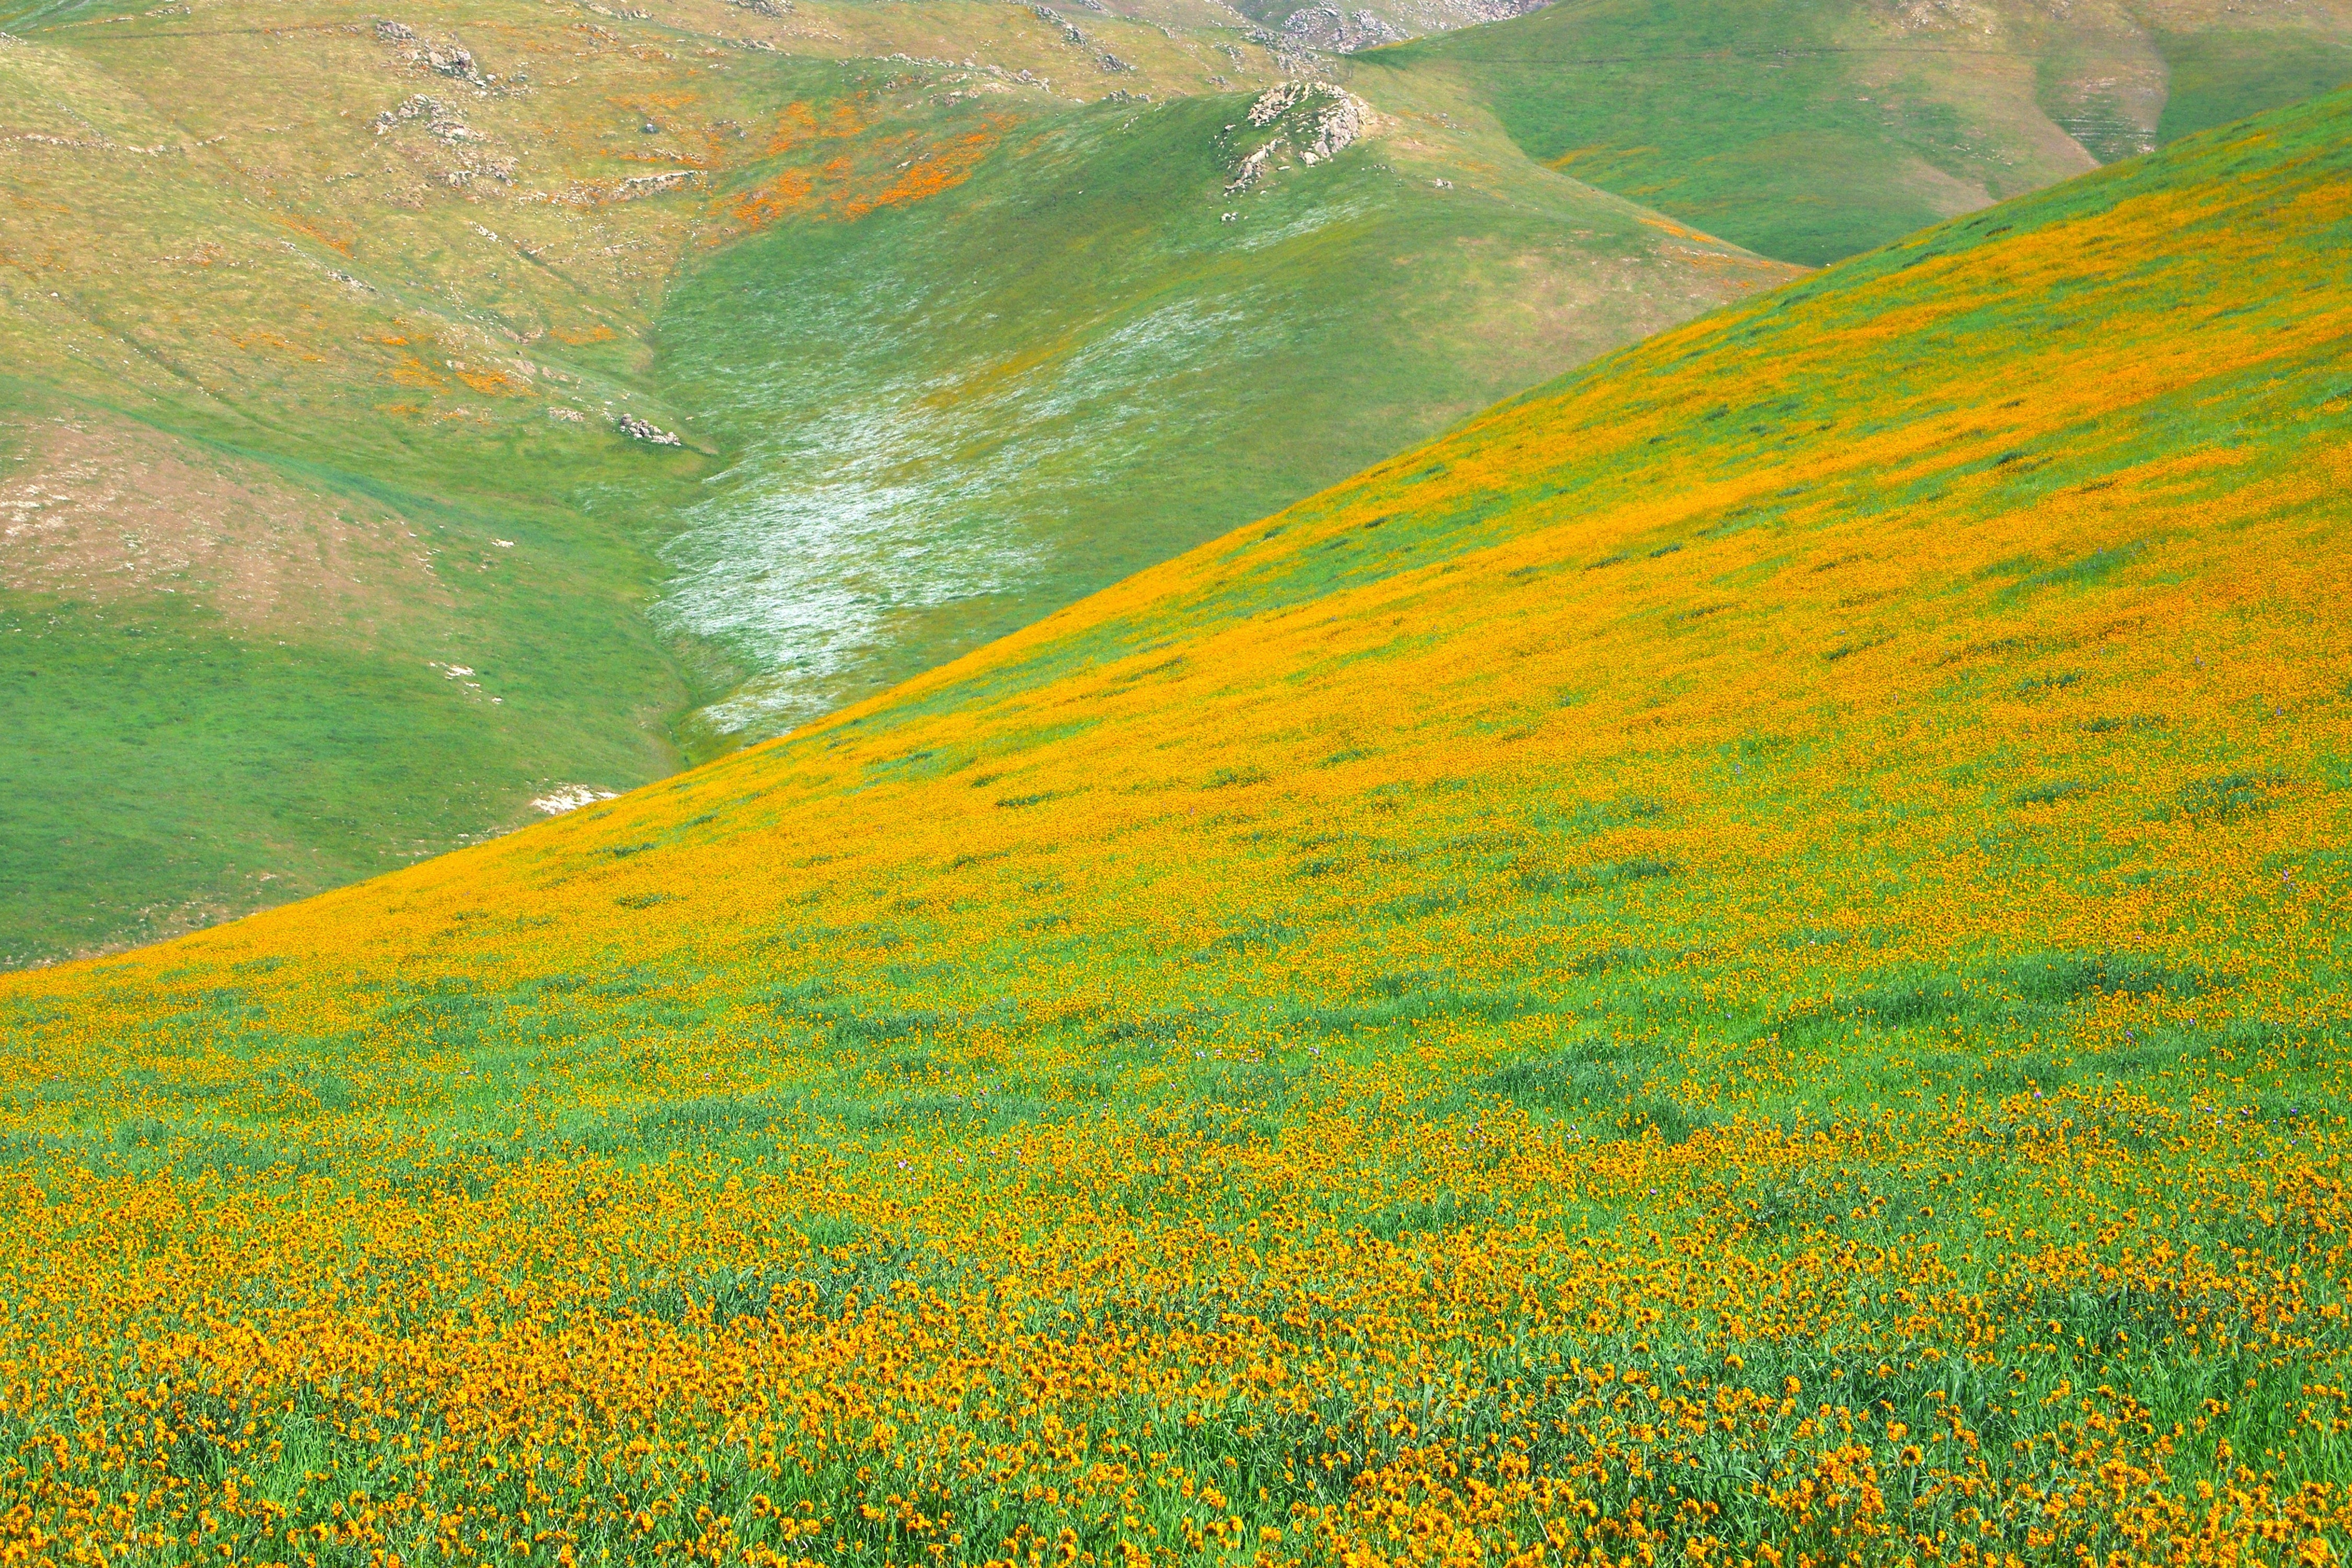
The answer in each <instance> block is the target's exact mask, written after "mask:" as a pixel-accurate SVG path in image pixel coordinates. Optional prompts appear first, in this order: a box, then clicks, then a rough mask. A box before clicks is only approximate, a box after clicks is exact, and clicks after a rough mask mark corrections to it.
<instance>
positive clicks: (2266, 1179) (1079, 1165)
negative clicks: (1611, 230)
mask: <svg viewBox="0 0 2352 1568" xmlns="http://www.w3.org/2000/svg"><path fill="white" fill-rule="evenodd" d="M2347 127H2352V93H2343V94H2338V95H2336V96H2335V97H2332V98H2330V99H2327V100H2320V101H2318V102H2315V103H2313V104H2308V105H2305V106H2301V107H2299V108H2295V109H2291V110H2283V111H2278V112H2273V113H2272V114H2270V115H2268V116H2266V117H2264V118H2263V120H2261V121H2258V122H2256V123H2253V124H2251V125H2240V126H2233V127H2231V128H2227V129H2224V130H2221V131H2218V132H2208V133H2205V134H2203V135H2200V136H2198V137H2195V138H2191V139H2189V140H2187V141H2185V142H2182V143H2180V144H2179V145H2178V146H2176V147H2174V148H2171V149H2169V150H2168V151H2166V152H2164V153H2159V154H2158V155H2157V156H2156V157H2153V158H2150V159H2145V160H2135V161H2133V162H2132V163H2127V164H2126V165H2123V166H2120V167H2117V168H2115V169H2110V170H2106V171H2103V172H2100V173H2097V174H2092V175H2089V176H2086V177H2084V178H2083V179H2080V180H2077V181H2074V182H2072V183H2070V184H2067V185H2065V186H2063V187H2061V188H2059V189H2056V190H2053V191H2051V192H2048V193H2044V194H2042V195H2035V196H2031V197H2027V198H2022V199H2021V200H2019V201H2016V202H2013V203H2011V204H2008V205H2005V206H2003V207H2001V208H2000V209H1998V210H1996V211H1992V212H1989V213H1984V214H1980V215H1977V216H1972V217H1969V218H1966V219H1963V220H1959V221H1957V222H1954V223H1951V224H1948V225H1946V226H1941V227H1939V228H1937V229H1935V230H1931V231H1928V232H1927V233H1924V234H1921V235H1918V236H1916V237H1913V238H1911V239H1909V240H1906V242H1904V243H1903V244H1901V245H1900V246H1897V247H1891V248H1889V249H1887V250H1885V251H1881V252H1878V253H1874V254H1872V255H1868V256H1864V257H1861V258H1855V259H1853V260H1852V261H1850V262H1847V263H1844V264H1842V265H1839V266H1837V267H1834V268H1830V269H1827V270H1826V271H1824V272H1822V273H1821V274H1819V275H1816V276H1812V277H1809V278H1806V279H1801V280H1799V281H1797V282H1795V283H1792V284H1790V285H1789V286H1786V287H1784V288H1782V289H1777V290H1774V291H1771V292H1770V293H1769V294H1766V295H1764V296H1762V297H1760V298H1759V299H1757V300H1752V301H1749V302H1747V303H1745V304H1743V305H1739V306H1737V307H1734V308H1732V309H1730V310H1724V311H1720V312H1717V313H1715V314H1713V315H1710V316H1707V317H1706V318H1703V319H1700V320H1698V321H1693V322H1690V323H1687V324H1685V325H1684V326H1682V327H1679V328H1676V329H1674V330H1671V331H1666V332H1664V333H1662V334H1660V335H1658V336H1656V337H1654V338H1653V339H1651V340H1649V341H1648V342H1644V343H1643V344H1640V345H1637V346H1635V347H1633V348H1630V349H1626V350H1623V351H1621V352H1619V353H1615V354H1612V355H1610V356H1608V357H1607V358H1605V359H1603V360H1602V361H1601V362H1599V363H1596V364H1594V365H1592V366H1591V367H1590V368H1588V369H1586V370H1584V371H1581V372H1580V373H1577V374H1572V375H1570V376H1568V377H1565V378H1562V379H1560V380H1558V381H1555V382H1553V383H1550V384H1546V385H1544V386H1542V387H1539V388H1538V389H1536V390H1534V391H1532V392H1530V393H1528V394H1526V395H1522V396H1520V397H1517V398H1515V399H1513V400H1511V401H1510V402H1508V403H1507V404H1504V405H1499V406H1497V407H1496V408H1493V409H1490V410H1488V411H1487V412H1486V413H1485V414H1483V415H1481V416H1476V417H1475V418H1473V419H1471V420H1469V421H1466V422H1465V423H1464V424H1462V425H1461V426H1457V427H1456V428H1455V429H1454V430H1453V431H1451V432H1449V433H1448V434H1447V435H1445V436H1444V437H1443V438H1441V439H1440V440H1438V441H1436V442H1435V443H1433V444H1432V445H1429V446H1426V447H1422V448H1420V449H1417V450H1413V451H1409V452H1406V453H1404V454H1402V455H1400V456H1398V457H1396V458H1391V459H1387V460H1384V461H1383V462H1381V464H1379V465H1377V466H1375V467H1374V468H1371V469H1370V470H1368V471H1366V472H1364V473H1362V474H1360V475H1358V476H1356V477H1355V478H1353V479H1349V480H1348V481H1346V482H1344V483H1342V484H1341V485H1339V486H1337V487H1334V488H1333V489H1329V490H1328V491H1325V492H1322V493H1320V494H1318V495H1317V496H1314V497H1311V498H1308V499H1307V500H1304V501H1302V502H1299V503H1297V504H1296V505H1294V506H1292V507H1290V508H1288V509H1286V510H1284V511H1282V512H1280V513H1278V514H1276V516H1274V517H1272V518H1269V519H1266V520H1265V521H1261V522H1258V523H1254V524H1252V525H1250V526H1248V527H1246V528H1244V529H1242V530H1238V531H1235V532H1234V533H1232V534H1229V535H1226V536H1225V537H1223V538H1222V539H1219V540H1216V541H1213V542H1210V543H1208V544H1206V545H1204V546H1202V547H1201V548H1198V549H1196V550H1194V551H1192V552H1188V553H1186V554H1184V555H1182V556H1180V557H1178V558H1176V559H1174V560H1172V561H1170V562H1166V563H1161V564H1160V565H1158V566H1155V567H1152V568H1150V569H1148V570H1146V571H1145V572H1143V573H1140V574H1137V575H1135V576H1133V577H1130V578H1128V579H1126V580H1123V581H1122V582H1121V583H1119V584H1115V585H1114V586H1112V587H1111V588H1109V589H1107V590H1105V591H1104V592H1102V593H1100V594H1097V595H1093V596H1091V597H1089V598H1088V599H1087V600H1084V601H1082V602H1080V603H1079V604H1077V605H1073V606H1070V607H1068V608H1066V609H1064V610H1062V611H1060V612H1058V613H1057V614H1055V616H1052V617H1050V618H1048V619H1047V620H1045V621H1044V622H1041V623H1040V624H1039V625H1037V626H1033V627H1031V628H1028V629H1026V630H1024V631H1022V632H1019V633H1016V634H1014V635H1013V636H1012V637H1008V638H1005V639H1002V640H1001V641H999V642H998V643H996V644H993V645H991V646H989V647H983V648H981V649H979V650H976V651H975V652H973V653H972V654H971V655H968V656H966V657H965V658H962V659H961V660H958V661H956V662H955V663H953V664H951V665H949V666H947V667H944V668H940V669H938V670H934V671H930V672H928V673H926V674H924V675H922V676H919V677H918V678H916V679H913V680H911V681H909V682H908V683H906V684H905V685H904V686H902V687H899V688H898V689H893V690H891V691H889V692H887V693H885V694H883V695H881V696H880V697H878V698H877V699H875V700H870V701H867V702H865V703H861V704H859V705H857V706H856V707H854V708H852V709H850V710H846V711H845V712H843V713H840V714H838V715H835V716H834V717H832V718H830V719H828V720H825V721H820V722H819V723H817V724H814V725H812V726H809V727H808V728H806V729H805V730H803V731H800V732H798V733H796V734H794V735H793V736H791V737H788V738H786V739H784V740H782V741H780V742H775V743H772V744H768V745H763V746H760V747H755V748H751V749H749V750H746V751H743V752H737V753H734V754H731V755H730V756H728V757H725V758H722V759H719V760H718V761H716V762H714V763H710V764H709V765H707V766H705V767H701V768H698V769H696V770H694V771H691V772H689V773H685V774H683V775H682V776H680V777H677V778H676V779H672V780H669V781H667V782H665V783H662V784H656V785H653V786H650V787H647V788H645V789H642V790H639V791H637V792H635V793H634V794H632V795H628V796H626V797H624V798H622V799H619V800H615V801H612V802H606V803H602V804H599V805H595V806H593V807H591V808H589V809H586V810H583V811H581V812H579V813H576V814H573V815H572V816H569V817H566V818H565V819H563V820H562V821H559V822H555V823H551V824H546V825H543V826H539V827H537V828H534V829H532V830H530V831H528V832H524V833H520V834H516V835H512V836H509V837H504V838H501V839H499V841H497V842H495V843H491V844H486V845H481V846H478V847H471V848H468V849H465V850H462V851H459V852H457V853H455V854H452V855H448V856H445V857H441V858H436V859H434V860H432V861H429V862H426V863H425V864H422V865H418V866H414V867H410V868H404V869H403V870H400V871H398V872H395V873H393V874H391V875H389V876H386V877H383V878H382V879H376V880H373V881H371V882H368V883H365V884H362V885H361V886H358V887H353V888H347V889H340V890H337V891H335V892H331V893H328V894H325V895H322V896H320V897H319V898H316V899H313V900H307V901H304V902H302V903H299V904H296V905H292V906H289V907H288V908H284V909H280V910H272V911H268V912H267V913H265V914H263V915H261V916H258V917H257V918H256V919H254V920H251V921H245V922H242V923H240V924H238V925H236V926H231V927H226V928H223V929H218V930H212V931H203V932H199V933H196V934H194V935H193V936H191V937H188V938H185V939H183V940H181V941H178V942H173V943H169V944H165V945H163V946H159V947H155V948H152V949H148V950H145V951H142V952H135V953H129V954H122V955H117V956H114V957H110V958H108V959H105V960H102V961H100V962H96V963H87V964H77V965H67V966H60V967H58V968H54V969H49V970H45V971H41V972H37V973H27V974H18V975H12V976H8V977H6V979H5V982H0V1165H5V1168H6V1169H7V1170H8V1171H9V1172H10V1173H11V1174H12V1176H13V1177H14V1182H13V1197H12V1207H11V1210H10V1219H11V1223H10V1226H8V1228H7V1229H6V1230H5V1232H0V1386H5V1387H6V1388H8V1389H9V1390H11V1391H12V1393H11V1396H10V1398H9V1400H8V1401H7V1402H6V1404H5V1406H0V1453H5V1455H6V1456H7V1457H8V1459H9V1462H10V1463H11V1464H12V1465H13V1466H14V1467H15V1468H13V1469H11V1470H9V1471H8V1472H6V1473H5V1476H0V1501H5V1503H6V1504H7V1505H8V1506H7V1508H6V1509H5V1510H0V1521H5V1524H0V1529H5V1530H7V1531H13V1532H14V1533H13V1534H12V1535H10V1536H7V1537H5V1538H0V1544H5V1546H7V1547H9V1548H11V1549H15V1548H17V1547H19V1546H22V1548H23V1550H22V1552H21V1554H22V1555H24V1556H26V1558H28V1559H29V1558H32V1557H34V1556H35V1555H37V1553H39V1552H47V1554H48V1555H49V1556H50V1557H51V1558H52V1559H55V1560H58V1561H70V1560H76V1559H79V1560H88V1559H89V1558H90V1557H93V1556H103V1557H107V1558H120V1557H124V1556H130V1557H138V1558H155V1559H160V1560H164V1561H188V1562H194V1561H196V1560H199V1559H203V1560H219V1559H223V1558H246V1559H259V1560H267V1561H271V1562H283V1563H293V1562H296V1561H307V1560H308V1559H310V1558H311V1557H313V1556H315V1557H317V1558H318V1559H319V1560H320V1562H322V1563H362V1562H366V1561H369V1560H370V1559H371V1558H373V1555H374V1554H376V1553H383V1554H385V1555H386V1556H389V1555H390V1554H392V1553H395V1552H396V1553H398V1554H399V1555H400V1556H401V1557H402V1559H403V1561H404V1562H425V1561H480V1560H483V1559H486V1558H489V1557H493V1556H495V1557H497V1558H498V1559H499V1560H501V1561H517V1562H531V1563H564V1562H566V1561H567V1559H568V1560H569V1561H570V1562H572V1563H578V1562H580V1561H583V1559H584V1560H590V1561H598V1562H602V1561H604V1560H606V1554H608V1553H609V1556H610V1558H611V1559H612V1560H615V1561H619V1562H624V1563H637V1562H645V1563H650V1562H656V1561H661V1560H676V1559H677V1558H680V1557H687V1556H689V1555H690V1556H692V1557H694V1558H696V1559H697V1560H716V1561H719V1562H727V1563H757V1564H761V1565H763V1568H764V1565H768V1564H772V1563H788V1564H796V1565H797V1564H804V1563H826V1564H836V1563H837V1564H854V1563H877V1562H879V1563H912V1562H933V1561H939V1562H951V1563H964V1562H977V1563H1003V1564H1013V1565H1015V1568H1024V1565H1025V1568H1036V1565H1040V1564H1043V1563H1046V1562H1047V1561H1049V1560H1055V1559H1058V1560H1059V1561H1061V1562H1064V1563H1071V1564H1074V1565H1076V1568H1087V1563H1088V1560H1089V1559H1091V1560H1092V1563H1093V1564H1094V1565H1096V1568H1108V1564H1111V1563H1119V1564H1122V1565H1123V1568H1124V1565H1129V1564H1131V1565H1133V1568H1143V1565H1144V1564H1146V1563H1185V1564H1200V1565H1202V1568H1211V1565H1214V1568H1265V1565H1268V1564H1271V1565H1274V1568H1287V1565H1293V1564H1296V1565H1299V1568H1304V1565H1306V1564H1310V1563H1311V1564H1316V1565H1318V1568H1320V1565H1324V1564H1332V1565H1348V1564H1354V1565H1358V1568H1361V1565H1364V1564H1370V1563H1389V1564H1398V1565H1402V1564H1405V1563H1413V1564H1428V1565H1430V1568H1439V1565H1441V1564H1444V1563H1463V1562H1470V1561H1489V1560H1492V1561H1499V1562H1503V1563H1510V1562H1512V1561H1513V1560H1514V1559H1521V1560H1523V1561H1524V1560H1530V1559H1533V1558H1535V1556H1536V1553H1535V1551H1534V1546H1533V1543H1535V1542H1543V1543H1544V1546H1543V1556H1542V1559H1541V1560H1542V1561H1545V1562H1550V1561H1552V1560H1554V1559H1555V1558H1558V1559H1559V1560H1563V1561H1568V1562H1571V1563H1577V1562H1580V1563H1592V1562H1594V1561H1595V1560H1596V1559H1598V1558H1599V1557H1600V1556H1601V1554H1603V1553H1606V1554H1607V1558H1608V1562H1609V1563H1610V1564H1611V1565H1612V1568H1622V1564H1623V1563H1624V1562H1625V1560H1627V1559H1629V1558H1630V1559H1633V1560H1634V1561H1636V1562H1638V1561H1640V1560H1641V1554H1643V1553H1647V1554H1648V1555H1649V1556H1650V1557H1652V1558H1654V1559H1655V1560H1656V1561H1659V1562H1662V1563H1699V1562H1714V1563H1726V1564H1732V1563H1741V1562H1743V1561H1744V1562H1746V1563H1750V1564H1755V1563H1771V1562H1774V1561H1776V1560H1777V1561H1779V1562H1780V1563H1784V1564H1795V1563H1800V1562H1801V1560H1802V1559H1811V1561H1812V1562H1814V1563H1831V1562H1848V1561H1856V1560H1858V1561H1859V1562H1861V1563H1864V1564H1878V1563H1886V1564H1890V1565H1891V1564H1899V1563H1903V1562H1904V1561H1906V1559H1909V1560H1910V1561H1913V1562H1915V1563H1916V1562H1918V1561H1920V1560H1921V1557H1922V1552H1923V1549H1922V1548H1921V1547H1920V1545H1919V1542H1920V1541H1921V1540H1922V1539H1923V1538H1924V1539H1925V1540H1926V1541H1927V1542H1931V1543H1937V1544H1938V1546H1939V1549H1940V1550H1941V1552H1942V1557H1941V1560H1942V1561H1945V1562H1948V1563H1966V1564H1969V1565H1970V1568H1992V1565H1994V1564H1999V1565H2001V1568H2015V1565H2016V1564H2020V1563H2023V1564H2032V1565H2033V1568H2041V1565H2042V1564H2045V1563H2049V1564H2056V1563H2083V1562H2085V1561H2087V1562H2092V1563H2117V1562H2121V1563H2165V1564H2178V1565H2198V1568H2202V1565H2204V1564H2209V1563H2210V1564H2213V1565H2215V1568H2220V1565H2221V1564H2224V1563H2227V1564H2231V1565H2233V1568H2236V1565H2242V1564H2244V1563H2249V1562H2253V1563H2277V1564H2281V1565H2284V1564H2288V1563H2326V1562H2327V1561H2329V1560H2330V1559H2331V1558H2332V1557H2333V1556H2334V1555H2336V1542H2340V1541H2343V1540H2344V1539H2346V1538H2347V1532H2352V1446H2347V1439H2352V1400H2347V1396H2346V1394H2344V1393H2343V1392H2342V1391H2343V1390H2344V1389H2345V1388H2346V1387H2347V1373H2352V1249H2347V1241H2346V1237H2347V1235H2352V1186H2347V1183H2346V1182H2345V1180H2344V1168H2345V1161H2346V1157H2347V1138H2352V1117H2347V1110H2346V1107H2347V1104H2352V1100H2347V1090H2352V1063H2347V1055H2346V1050H2345V1039H2344V1027H2343V1023H2342V1020H2343V1019H2344V1018H2345V1016H2347V1006H2352V978H2348V977H2347V952H2346V946H2345V931H2346V930H2347V922H2346V921H2345V920H2344V919H2343V918H2342V911H2343V910H2344V908H2345V904H2346V900H2347V896H2352V862H2347V858H2346V857H2345V856H2344V854H2343V853H2342V852H2341V851H2340V850H2339V849H2338V848H2337V847H2336V846H2339V845H2341V844H2343V843H2344V842H2345V841H2346V838H2347V822H2352V742H2347V737H2352V654H2348V653H2347V648H2346V647H2345V646H2344V642H2343V639H2342V637H2341V636H2340V635H2339V633H2338V629H2337V619H2336V616H2335V614H2334V611H2335V607H2336V606H2337V605H2340V604H2342V603H2343V602H2344V601H2345V599H2346V597H2347V595H2352V555H2347V552H2344V551H2343V550H2341V549H2340V548H2338V547H2337V545H2338V535H2339V534H2340V533H2341V531H2342V526H2343V521H2344V519H2343V509H2342V506H2341V501H2340V498H2341V496H2342V495H2343V494H2344V493H2345V491H2346V488H2347V483H2352V439H2347V437H2352V395H2347V384H2346V380H2345V375H2344V369H2343V367H2344V363H2345V361H2344V350H2345V346H2346V344H2347V342H2352V178H2347V176H2352V135H2347ZM2066 783H2080V784H2083V785H2084V786H2085V787H2083V788H2080V789H2062V788H2058V787H2055V786H2057V785H2059V784H2066ZM93 1497H96V1498H98V1499H100V1500H102V1501H103V1502H104V1504H105V1506H103V1507H99V1506H93V1504H92V1502H91V1499H92V1498H93Z"/></svg>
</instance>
